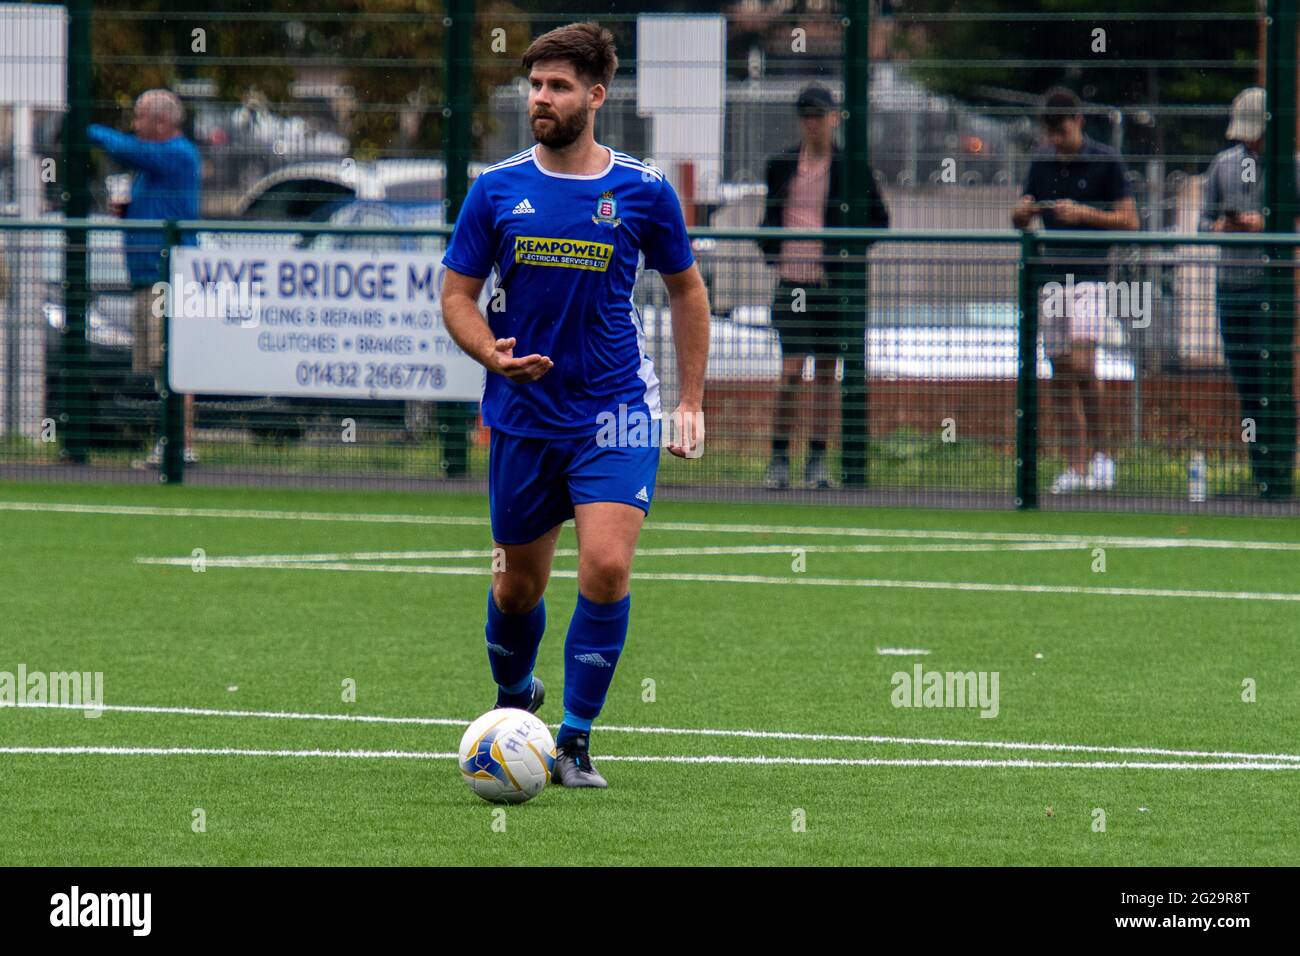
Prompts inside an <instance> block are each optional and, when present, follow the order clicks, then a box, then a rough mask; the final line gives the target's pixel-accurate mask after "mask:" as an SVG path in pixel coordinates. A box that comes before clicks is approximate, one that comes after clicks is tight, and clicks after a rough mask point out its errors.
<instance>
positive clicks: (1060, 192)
mask: <svg viewBox="0 0 1300 956" xmlns="http://www.w3.org/2000/svg"><path fill="white" fill-rule="evenodd" d="M1042 121H1043V134H1044V136H1043V138H1044V139H1045V140H1046V143H1045V144H1044V145H1043V147H1042V148H1041V149H1039V150H1038V151H1036V152H1035V153H1034V157H1033V160H1032V161H1031V162H1030V164H1029V175H1028V176H1027V177H1026V179H1025V188H1024V195H1022V196H1021V197H1020V201H1019V202H1018V203H1017V204H1016V206H1015V208H1014V209H1013V210H1012V211H1011V221H1012V223H1013V224H1014V225H1015V227H1016V228H1017V229H1027V228H1029V226H1030V225H1031V224H1032V222H1033V220H1034V219H1035V217H1041V219H1042V223H1043V228H1044V229H1047V230H1052V229H1071V230H1074V229H1088V230H1092V229H1111V230H1129V231H1135V230H1136V229H1137V228H1138V215H1137V204H1136V202H1135V201H1134V199H1133V196H1132V195H1131V194H1130V192H1129V188H1128V182H1127V180H1126V178H1125V173H1124V163H1123V160H1122V159H1121V158H1120V156H1119V154H1118V153H1116V152H1115V150H1113V149H1111V148H1110V147H1109V146H1106V145H1104V144H1102V143H1098V142H1096V141H1095V140H1093V139H1092V138H1091V137H1089V136H1087V135H1085V133H1084V132H1083V104H1082V103H1081V102H1080V100H1079V97H1078V96H1077V95H1075V94H1074V93H1073V92H1071V91H1070V90H1067V89H1064V88H1062V87H1059V86H1058V87H1053V88H1052V89H1050V90H1048V91H1047V92H1046V93H1045V94H1043V112H1042ZM1043 251H1044V253H1045V254H1046V256H1047V257H1049V259H1050V260H1053V262H1052V264H1050V265H1047V266H1046V267H1045V268H1043V269H1042V270H1041V271H1042V272H1043V273H1044V275H1043V276H1042V277H1043V278H1044V279H1047V280H1050V281H1047V282H1045V283H1044V286H1043V288H1042V289H1041V290H1040V293H1039V303H1040V304H1039V310H1038V321H1039V328H1040V330H1041V331H1042V333H1043V350H1044V352H1046V354H1047V357H1048V358H1049V359H1051V362H1052V388H1053V391H1055V392H1057V393H1058V395H1060V398H1059V400H1058V401H1059V405H1058V407H1061V406H1063V407H1064V408H1065V410H1066V417H1067V419H1068V424H1069V425H1072V426H1073V430H1074V432H1075V439H1074V441H1073V442H1072V443H1071V444H1070V446H1069V447H1068V448H1067V458H1068V462H1067V467H1066V470H1065V471H1063V472H1062V473H1061V474H1060V475H1059V476H1058V477H1057V478H1056V480H1055V481H1054V482H1053V483H1052V494H1054V495H1059V494H1063V493H1066V492H1072V491H1083V490H1085V489H1086V490H1089V491H1110V490H1111V489H1113V488H1114V487H1115V460H1114V459H1113V458H1111V457H1110V455H1109V454H1108V452H1107V448H1106V444H1107V441H1106V434H1105V432H1106V429H1105V427H1104V422H1103V405H1102V386H1101V382H1100V381H1098V379H1097V370H1096V356H1097V348H1098V346H1100V345H1103V344H1106V343H1107V342H1109V341H1112V340H1113V339H1114V337H1115V334H1116V332H1117V330H1118V328H1119V326H1118V323H1117V322H1116V321H1115V317H1114V316H1111V315H1109V314H1107V309H1106V306H1107V304H1108V300H1107V297H1106V290H1105V287H1104V285H1103V283H1104V282H1105V281H1106V275H1107V272H1108V270H1109V264H1108V261H1107V257H1108V255H1109V250H1108V249H1107V248H1106V247H1105V246H1091V247H1079V246H1070V245H1069V244H1062V243H1061V242H1060V241H1055V242H1045V243H1043ZM1053 287H1054V288H1053ZM1062 288H1064V289H1065V290H1066V292H1065V295H1064V296H1063V297H1062V296H1061V295H1060V290H1061V289H1062ZM1049 290H1051V291H1049Z"/></svg>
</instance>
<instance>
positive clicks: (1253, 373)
mask: <svg viewBox="0 0 1300 956" xmlns="http://www.w3.org/2000/svg"><path fill="white" fill-rule="evenodd" d="M1287 281H1290V280H1289V279H1288V280H1287ZM1217 298H1218V307H1219V334H1220V335H1222V336H1223V353H1224V358H1225V359H1226V361H1227V365H1228V374H1229V375H1231V376H1232V382H1233V385H1234V386H1235V387H1236V389H1237V397H1238V398H1239V399H1240V401H1241V417H1242V418H1243V419H1252V420H1253V421H1254V422H1255V441H1253V442H1248V443H1247V444H1246V449H1247V452H1248V453H1249V456H1250V470H1251V475H1252V476H1253V478H1254V480H1255V482H1256V484H1257V485H1258V487H1259V490H1260V492H1261V493H1262V494H1264V495H1266V496H1268V497H1289V496H1290V495H1291V494H1292V492H1293V491H1294V488H1295V477H1294V473H1295V447H1296V407H1295V381H1294V374H1295V373H1294V367H1295V366H1294V355H1293V341H1294V337H1295V321H1294V317H1293V316H1292V315H1290V314H1287V315H1283V314H1282V310H1279V309H1277V308H1276V307H1275V306H1273V307H1271V306H1272V305H1273V304H1272V303H1271V302H1270V300H1269V290H1268V288H1266V287H1263V286H1260V287H1255V288H1248V289H1222V288H1220V289H1219V290H1218V296H1217ZM1234 430H1235V429H1234Z"/></svg>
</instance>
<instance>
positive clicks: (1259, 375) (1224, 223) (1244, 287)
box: [1200, 86, 1295, 497]
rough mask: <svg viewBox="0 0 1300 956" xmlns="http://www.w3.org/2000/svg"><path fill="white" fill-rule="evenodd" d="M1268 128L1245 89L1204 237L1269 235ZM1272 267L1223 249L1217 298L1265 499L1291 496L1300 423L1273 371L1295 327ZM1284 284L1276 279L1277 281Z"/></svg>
mask: <svg viewBox="0 0 1300 956" xmlns="http://www.w3.org/2000/svg"><path fill="white" fill-rule="evenodd" d="M1264 126H1265V94H1264V90H1263V89H1261V88H1260V87H1258V86H1252V87H1250V88H1249V89H1245V90H1242V91H1241V92H1240V93H1238V94H1237V96H1236V98H1235V99H1234V100H1233V101H1232V118H1231V120H1230V121H1229V123H1228V131H1227V138H1228V139H1229V140H1232V141H1233V145H1231V146H1229V147H1228V148H1227V149H1225V150H1223V151H1222V152H1221V153H1219V154H1218V155H1217V156H1215V157H1214V161H1213V162H1211V163H1210V167H1209V169H1208V170H1206V173H1205V204H1204V206H1203V208H1202V211H1201V219H1200V228H1201V231H1203V232H1263V231H1264V213H1263V208H1264V163H1263V161H1262V159H1261V157H1260V153H1261V151H1262V150H1263V147H1264ZM1267 262H1268V257H1267V254H1266V251H1265V249H1264V247H1263V246H1242V245H1233V246H1223V247H1222V248H1221V249H1220V250H1219V266H1218V269H1217V270H1216V272H1217V282H1216V285H1217V288H1216V296H1215V298H1216V304H1217V306H1218V313H1219V334H1220V335H1222V336H1223V354H1224V359H1225V361H1226V362H1227V365H1228V373H1229V375H1231V376H1232V381H1233V384H1234V385H1235V387H1236V389H1237V396H1238V398H1239V399H1240V402H1241V417H1242V418H1243V419H1247V420H1249V421H1251V422H1253V423H1254V425H1255V440H1254V441H1251V442H1247V443H1246V450H1247V453H1248V456H1249V458H1250V469H1251V475H1252V478H1253V480H1254V482H1255V485H1256V490H1257V491H1258V492H1259V493H1260V495H1262V496H1264V497H1286V496H1289V495H1290V494H1291V489H1292V474H1291V473H1292V471H1293V468H1292V466H1291V464H1290V460H1291V459H1293V458H1294V456H1295V451H1294V448H1293V447H1292V448H1290V449H1288V448H1287V445H1288V444H1293V442H1289V441H1288V439H1287V437H1286V433H1287V431H1288V424H1289V423H1290V422H1293V421H1294V419H1295V401H1294V398H1293V396H1292V389H1290V388H1287V387H1286V383H1284V382H1273V381H1271V379H1270V376H1269V368H1270V355H1271V354H1274V353H1276V352H1277V351H1278V350H1279V349H1280V348H1286V347H1288V346H1289V342H1290V337H1291V333H1292V331H1293V330H1292V322H1291V321H1289V320H1287V321H1283V320H1284V319H1286V317H1282V316H1275V315H1273V314H1271V313H1270V309H1269V280H1270V277H1269V272H1268V268H1267V265H1266V263H1267ZM1283 278H1284V277H1283V276H1282V275H1275V276H1274V277H1273V281H1274V282H1276V281H1281V280H1283ZM1286 281H1289V279H1286ZM1282 326H1285V328H1282ZM1282 339H1284V340H1285V341H1280V340H1282ZM1270 445H1271V446H1272V447H1270Z"/></svg>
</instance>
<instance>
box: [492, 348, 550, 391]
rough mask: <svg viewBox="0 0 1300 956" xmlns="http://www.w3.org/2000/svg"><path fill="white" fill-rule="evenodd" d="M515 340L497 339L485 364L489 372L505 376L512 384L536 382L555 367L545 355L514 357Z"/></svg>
mask: <svg viewBox="0 0 1300 956" xmlns="http://www.w3.org/2000/svg"><path fill="white" fill-rule="evenodd" d="M514 350H515V340H514V339H513V338H510V339H497V340H496V344H495V345H494V346H493V349H492V352H491V353H490V354H489V355H488V360H487V362H486V363H485V364H486V365H487V368H488V370H489V371H492V372H496V373H497V374H498V375H504V376H505V377H506V378H508V379H510V381H512V382H521V383H527V382H535V381H537V380H538V379H539V378H541V377H542V376H543V375H545V374H546V373H547V372H549V371H550V370H551V369H552V368H553V367H554V365H555V363H554V362H552V361H551V360H550V358H549V357H547V356H545V355H537V354H533V355H525V356H524V357H523V358H515V357H514Z"/></svg>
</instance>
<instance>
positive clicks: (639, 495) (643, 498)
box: [636, 485, 650, 502]
mask: <svg viewBox="0 0 1300 956" xmlns="http://www.w3.org/2000/svg"><path fill="white" fill-rule="evenodd" d="M636 500H637V501H646V502H648V501H649V500H650V496H649V495H648V494H646V490H645V485H642V486H641V490H640V491H638V492H637V493H636Z"/></svg>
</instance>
